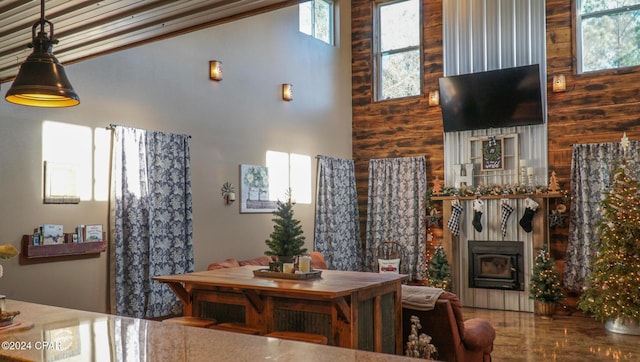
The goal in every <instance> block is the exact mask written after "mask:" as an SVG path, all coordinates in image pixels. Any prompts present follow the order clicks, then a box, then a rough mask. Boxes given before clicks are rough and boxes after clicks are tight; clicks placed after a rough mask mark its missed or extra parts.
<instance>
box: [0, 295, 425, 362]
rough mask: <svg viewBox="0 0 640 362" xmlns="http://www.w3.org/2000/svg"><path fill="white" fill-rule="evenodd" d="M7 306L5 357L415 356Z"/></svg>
mask: <svg viewBox="0 0 640 362" xmlns="http://www.w3.org/2000/svg"><path fill="white" fill-rule="evenodd" d="M6 309H7V310H8V311H16V310H17V311H20V315H18V316H17V317H16V318H15V322H21V323H22V325H20V326H18V327H17V328H16V329H13V330H11V329H10V330H1V331H0V343H1V348H0V360H3V361H4V360H9V361H12V360H17V361H25V360H26V361H82V362H85V361H135V362H138V361H141V362H142V361H260V360H264V361H279V362H280V361H292V362H293V361H296V362H297V361H305V362H306V361H328V362H329V361H330V362H334V361H362V362H367V361H373V362H377V361H379V362H386V361H389V362H393V361H406V360H413V359H409V358H407V357H403V356H393V355H388V354H381V353H373V352H365V351H358V350H353V349H346V348H338V347H331V346H323V345H315V344H309V343H302V342H294V341H287V340H280V339H275V338H268V337H262V336H250V335H244V334H238V333H230V332H222V331H216V330H211V329H204V328H197V327H184V326H181V325H176V324H167V323H161V322H156V321H149V320H144V319H136V318H127V317H118V316H114V315H109V314H102V313H93V312H85V311H80V310H74V309H66V308H59V307H52V306H47V305H40V304H33V303H26V302H20V301H14V300H7V302H6ZM31 323H33V326H32V327H30V328H28V329H22V330H21V329H20V328H26V327H29V326H30V325H31Z"/></svg>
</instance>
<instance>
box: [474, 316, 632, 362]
mask: <svg viewBox="0 0 640 362" xmlns="http://www.w3.org/2000/svg"><path fill="white" fill-rule="evenodd" d="M570 314H571V313H563V312H562V311H560V312H559V313H558V315H556V316H554V318H553V320H547V319H542V318H541V317H536V316H535V315H534V314H533V313H522V312H511V311H499V310H488V309H477V308H466V307H465V308H464V310H463V315H464V318H465V319H468V318H484V319H486V320H488V321H490V322H491V324H493V326H494V328H495V330H496V340H495V342H494V348H493V353H492V354H491V356H492V361H493V362H503V361H527V362H528V361H532V362H533V361H535V362H539V361H545V362H546V361H563V362H583V361H640V336H632V335H623V334H617V333H611V332H608V331H607V330H605V329H604V324H603V323H600V322H598V321H596V320H594V319H593V318H591V317H588V316H584V315H570Z"/></svg>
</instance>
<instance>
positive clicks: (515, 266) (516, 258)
mask: <svg viewBox="0 0 640 362" xmlns="http://www.w3.org/2000/svg"><path fill="white" fill-rule="evenodd" d="M468 250H469V259H468V260H469V288H485V289H501V290H519V291H524V243H523V242H521V241H473V240H469V248H468Z"/></svg>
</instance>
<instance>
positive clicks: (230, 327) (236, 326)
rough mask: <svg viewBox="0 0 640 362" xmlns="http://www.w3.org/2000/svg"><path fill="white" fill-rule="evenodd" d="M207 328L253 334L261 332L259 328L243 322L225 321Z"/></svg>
mask: <svg viewBox="0 0 640 362" xmlns="http://www.w3.org/2000/svg"><path fill="white" fill-rule="evenodd" d="M207 328H209V329H215V330H218V331H225V332H235V333H243V334H253V335H260V334H262V333H261V332H260V330H259V329H257V328H253V327H250V326H248V325H246V324H244V323H236V322H225V323H220V324H214V325H211V326H208V327H207Z"/></svg>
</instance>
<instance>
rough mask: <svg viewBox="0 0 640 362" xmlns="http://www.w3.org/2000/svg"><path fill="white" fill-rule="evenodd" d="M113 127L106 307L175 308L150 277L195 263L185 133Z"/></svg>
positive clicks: (151, 312)
mask: <svg viewBox="0 0 640 362" xmlns="http://www.w3.org/2000/svg"><path fill="white" fill-rule="evenodd" d="M113 132H114V140H113V156H112V176H111V177H112V179H111V182H112V185H111V199H110V205H111V220H110V222H111V233H112V235H111V236H112V237H111V244H112V245H111V264H112V267H111V273H112V278H111V282H112V309H113V308H115V310H113V311H112V312H113V313H115V314H118V315H124V316H131V317H136V318H146V317H159V316H163V315H168V314H172V313H179V312H180V311H181V308H182V304H181V303H180V302H179V300H178V298H177V297H176V295H175V294H174V293H173V292H172V291H171V289H170V288H169V287H168V286H167V285H165V284H161V283H158V282H156V281H154V280H152V278H153V277H154V276H160V275H170V274H182V273H189V272H192V271H193V269H194V260H193V218H192V207H191V165H190V153H189V136H185V135H176V134H167V133H161V132H153V131H146V130H141V129H134V128H126V127H121V126H115V127H114V131H113Z"/></svg>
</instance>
